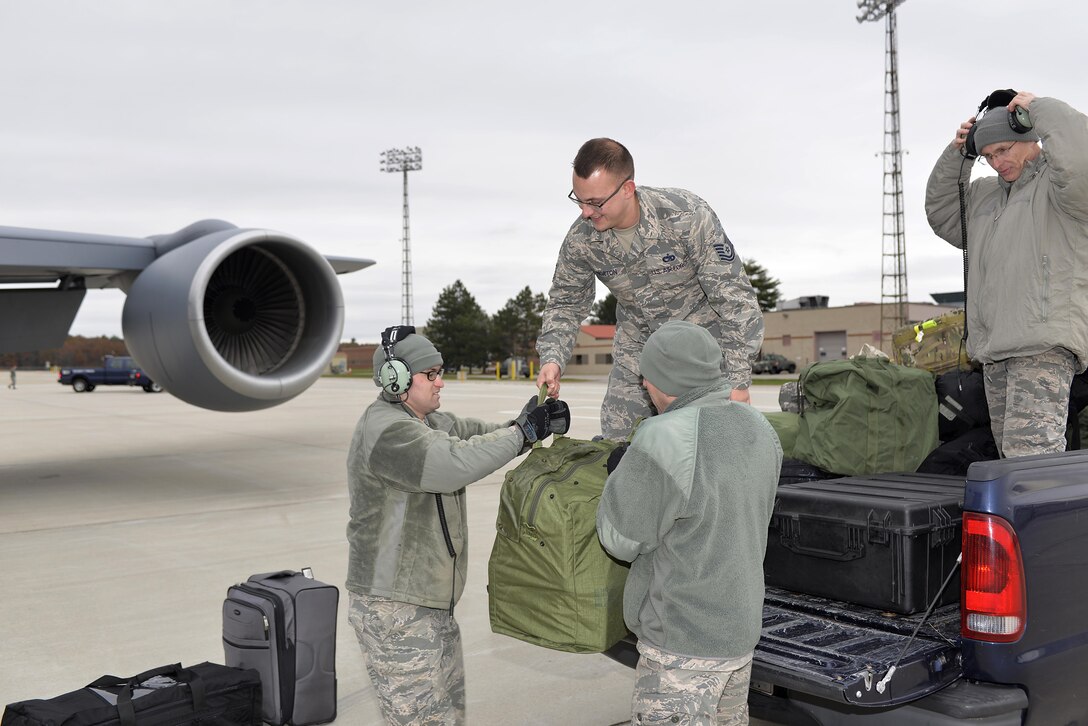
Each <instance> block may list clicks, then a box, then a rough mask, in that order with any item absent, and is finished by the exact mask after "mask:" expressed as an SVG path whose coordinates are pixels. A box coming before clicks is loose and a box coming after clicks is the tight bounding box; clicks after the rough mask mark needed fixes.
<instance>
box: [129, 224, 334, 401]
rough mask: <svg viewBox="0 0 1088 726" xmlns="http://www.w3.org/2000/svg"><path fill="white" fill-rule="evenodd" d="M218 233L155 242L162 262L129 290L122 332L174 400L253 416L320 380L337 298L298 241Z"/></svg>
mask: <svg viewBox="0 0 1088 726" xmlns="http://www.w3.org/2000/svg"><path fill="white" fill-rule="evenodd" d="M223 226H227V227H229V228H228V229H212V230H211V231H209V228H208V227H204V228H197V226H196V225H194V226H193V227H194V229H189V230H188V236H187V235H186V232H187V230H182V232H179V233H177V234H176V235H173V236H171V237H167V238H163V239H161V240H157V243H159V242H161V243H163V244H162V246H161V247H160V256H159V257H157V258H156V259H155V260H154V261H153V262H152V263H151V264H150V265H148V266H147V267H146V268H145V269H144V270H143V271H142V272H140V274H139V275H138V276H137V277H136V279H135V281H134V282H133V283H132V285H131V287H130V288H129V289H128V291H127V298H126V300H125V306H124V312H123V314H122V319H121V324H122V327H123V330H124V336H125V345H126V346H127V347H128V349H129V352H130V353H131V354H132V356H133V357H134V358H135V359H136V362H137V363H139V365H140V367H142V368H143V369H144V370H145V371H146V372H147V373H148V374H149V375H150V376H151V378H152V380H154V381H155V382H157V383H159V384H161V385H162V387H163V388H165V389H166V390H167V391H169V392H170V393H171V394H173V395H174V396H177V397H178V398H180V399H182V400H183V401H186V402H187V403H191V404H193V405H196V406H200V407H203V408H208V409H213V410H216V411H256V410H259V409H263V408H269V407H271V406H275V405H277V404H280V403H283V402H284V401H286V400H288V399H291V398H293V397H294V396H297V395H298V394H300V393H302V392H303V391H305V390H306V389H307V388H308V387H309V386H310V385H311V384H312V383H313V382H314V381H316V380H317V378H318V377H319V376H320V375H321V374H322V372H324V371H325V370H326V368H327V366H328V364H329V361H330V360H332V356H333V354H334V353H335V352H336V350H337V348H338V346H339V344H340V334H341V332H342V330H343V325H344V303H343V296H342V295H341V293H340V285H339V283H338V282H337V280H336V275H335V273H334V272H333V269H332V267H331V266H330V265H329V263H328V262H327V261H326V260H325V258H324V257H322V256H321V255H319V254H318V253H317V252H316V251H314V250H313V249H312V248H310V247H309V246H308V245H306V244H305V243H303V242H301V241H300V240H298V239H295V238H294V237H291V236H289V235H285V234H280V233H277V232H270V231H267V230H257V229H238V228H235V227H233V226H230V225H226V224H225V223H223ZM194 235H196V236H195V237H193V236H194Z"/></svg>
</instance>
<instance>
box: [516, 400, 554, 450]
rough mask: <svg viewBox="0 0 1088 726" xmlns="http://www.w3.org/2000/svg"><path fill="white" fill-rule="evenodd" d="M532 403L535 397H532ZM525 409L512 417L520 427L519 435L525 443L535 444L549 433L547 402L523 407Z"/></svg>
mask: <svg viewBox="0 0 1088 726" xmlns="http://www.w3.org/2000/svg"><path fill="white" fill-rule="evenodd" d="M533 403H534V404H535V403H536V399H535V398H534V399H533ZM525 409H526V410H523V411H522V412H521V415H520V416H518V417H517V418H516V419H514V425H515V426H517V427H518V428H519V429H521V435H522V436H524V437H525V443H526V444H535V443H536V442H537V441H540V440H541V439H546V438H547V437H548V434H550V433H551V432H552V431H551V428H549V423H550V422H549V420H548V404H546V403H545V404H542V405H540V406H537V407H536V408H534V409H532V410H531V411H530V410H528V409H529V407H528V406H526V407H525Z"/></svg>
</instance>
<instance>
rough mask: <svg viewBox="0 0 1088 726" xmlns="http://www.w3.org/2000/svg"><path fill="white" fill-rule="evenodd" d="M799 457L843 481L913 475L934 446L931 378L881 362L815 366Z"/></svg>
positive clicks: (806, 386) (807, 378) (807, 384)
mask: <svg viewBox="0 0 1088 726" xmlns="http://www.w3.org/2000/svg"><path fill="white" fill-rule="evenodd" d="M800 383H801V392H802V393H803V395H804V398H805V408H804V413H802V414H801V418H800V427H799V429H798V431H797V443H796V444H795V446H794V456H795V457H797V458H798V459H801V460H803V461H806V462H808V463H809V464H813V465H815V466H818V467H820V468H821V469H826V470H827V471H831V472H835V473H836V474H842V475H846V476H860V475H863V474H878V473H886V472H908V471H915V470H917V468H918V466H919V464H921V463H922V461H923V460H924V459H925V458H926V456H928V455H929V452H931V451H933V449H935V448H937V444H938V439H937V392H936V388H935V386H934V381H933V374H932V373H930V372H929V371H925V370H921V369H918V368H909V367H907V366H901V365H897V364H895V363H892V362H891V361H889V360H886V359H883V358H852V359H850V360H836V361H827V362H826V363H815V364H813V365H811V366H809V367H808V368H806V369H805V371H804V372H803V373H802V374H801V378H800Z"/></svg>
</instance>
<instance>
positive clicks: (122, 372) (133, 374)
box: [57, 355, 162, 393]
mask: <svg viewBox="0 0 1088 726" xmlns="http://www.w3.org/2000/svg"><path fill="white" fill-rule="evenodd" d="M57 383H60V384H61V385H62V386H71V387H72V390H73V391H75V392H76V393H86V392H90V391H93V390H94V389H95V387H96V386H139V387H140V388H142V389H144V391H146V392H147V393H158V392H159V391H161V390H162V386H160V385H159V384H158V383H155V382H154V381H153V380H151V377H150V376H148V375H147V374H146V373H144V372H143V371H142V370H141V369H140V367H139V366H137V365H136V363H135V361H133V360H132V358H131V357H130V356H127V355H107V356H106V357H105V358H104V360H103V366H102V367H101V368H61V369H60V373H59V375H58V376H57Z"/></svg>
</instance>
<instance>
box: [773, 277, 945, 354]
mask: <svg viewBox="0 0 1088 726" xmlns="http://www.w3.org/2000/svg"><path fill="white" fill-rule="evenodd" d="M935 298H936V296H935ZM937 299H942V300H946V302H944V303H943V304H938V303H924V302H912V303H907V319H908V320H910V321H911V322H921V321H923V320H929V319H930V318H934V317H937V316H938V315H943V314H944V313H948V312H951V311H953V310H956V309H959V308H962V307H963V303H962V293H960V297H959V299H958V300H957V299H953V298H947V297H946V296H942V297H941V298H937ZM763 323H764V328H765V330H764V335H763V351H762V352H763V353H779V354H781V355H784V356H785V357H787V358H789V359H790V360H792V361H794V362H795V363H796V364H797V368H798V370H800V369H802V368H804V367H805V366H806V365H808V364H810V363H816V362H818V361H828V360H840V359H843V358H849V357H850V356H852V355H856V354H857V352H858V351H859V350H860V349H861V348H862V346H863V345H865V344H866V343H868V344H870V345H872V346H873V347H874V348H879V349H880V350H882V351H884V352H885V353H887V354H888V355H889V356H890V357H892V358H894V350H893V349H892V341H891V335H890V334H884V335H881V330H880V324H881V320H880V303H855V304H853V305H844V306H842V307H828V305H827V297H826V296H823V295H812V296H808V297H804V298H796V299H794V300H787V301H783V302H781V303H779V306H778V309H776V310H771V311H768V312H765V313H763Z"/></svg>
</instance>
